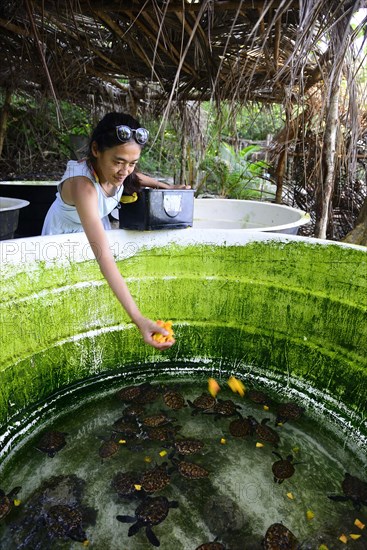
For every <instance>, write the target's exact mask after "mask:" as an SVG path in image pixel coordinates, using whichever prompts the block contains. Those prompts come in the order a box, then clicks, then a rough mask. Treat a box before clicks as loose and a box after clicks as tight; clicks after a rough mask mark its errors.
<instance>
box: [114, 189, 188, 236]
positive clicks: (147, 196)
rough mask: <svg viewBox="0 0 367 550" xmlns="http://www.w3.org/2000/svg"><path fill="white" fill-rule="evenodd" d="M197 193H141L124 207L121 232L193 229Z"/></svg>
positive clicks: (124, 204) (123, 204)
mask: <svg viewBox="0 0 367 550" xmlns="http://www.w3.org/2000/svg"><path fill="white" fill-rule="evenodd" d="M193 215H194V190H193V189H172V190H171V189H150V188H148V187H145V188H144V189H142V190H141V191H140V192H139V193H138V199H137V200H136V201H135V202H127V203H124V202H122V203H121V208H120V209H119V222H120V229H140V230H152V229H179V228H184V227H192V224H193Z"/></svg>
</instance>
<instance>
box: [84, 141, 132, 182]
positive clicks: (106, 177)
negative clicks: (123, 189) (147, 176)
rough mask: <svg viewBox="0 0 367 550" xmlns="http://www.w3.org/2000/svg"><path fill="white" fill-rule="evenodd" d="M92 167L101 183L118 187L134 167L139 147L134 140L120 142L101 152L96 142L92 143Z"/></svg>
mask: <svg viewBox="0 0 367 550" xmlns="http://www.w3.org/2000/svg"><path fill="white" fill-rule="evenodd" d="M92 152H93V155H94V159H95V160H94V163H93V166H94V169H95V171H96V173H97V176H98V178H99V181H100V182H101V183H105V182H108V183H110V184H112V185H114V186H115V187H119V186H120V185H122V184H123V183H124V180H125V178H126V177H127V176H129V175H130V174H131V173H132V172H133V171H134V169H135V166H136V164H137V162H138V160H139V158H140V154H141V147H140V145H138V144H137V143H136V142H135V141H128V142H127V143H121V145H116V146H115V147H111V148H110V149H106V150H105V151H103V152H101V151H99V150H98V146H97V143H96V142H93V144H92Z"/></svg>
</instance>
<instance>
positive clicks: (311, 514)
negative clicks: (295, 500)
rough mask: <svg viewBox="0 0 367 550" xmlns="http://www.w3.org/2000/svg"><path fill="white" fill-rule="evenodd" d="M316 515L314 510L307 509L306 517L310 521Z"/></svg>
mask: <svg viewBox="0 0 367 550" xmlns="http://www.w3.org/2000/svg"><path fill="white" fill-rule="evenodd" d="M314 517H315V514H314V513H313V511H312V510H307V512H306V518H307V519H308V520H309V521H310V520H311V519H313V518H314Z"/></svg>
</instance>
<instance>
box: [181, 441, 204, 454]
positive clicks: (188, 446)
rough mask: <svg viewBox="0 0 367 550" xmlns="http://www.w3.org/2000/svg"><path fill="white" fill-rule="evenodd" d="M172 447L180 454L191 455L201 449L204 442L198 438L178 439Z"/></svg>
mask: <svg viewBox="0 0 367 550" xmlns="http://www.w3.org/2000/svg"><path fill="white" fill-rule="evenodd" d="M174 447H175V449H176V451H177V452H178V453H179V454H181V455H192V454H194V453H198V452H199V451H201V449H202V448H203V447H204V443H203V441H200V440H199V439H178V440H177V441H175V443H174Z"/></svg>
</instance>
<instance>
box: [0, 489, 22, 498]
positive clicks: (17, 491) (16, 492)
mask: <svg viewBox="0 0 367 550" xmlns="http://www.w3.org/2000/svg"><path fill="white" fill-rule="evenodd" d="M20 490H21V487H14V489H12V490H11V491H10V493H9V494H8V497H9V498H13V497H15V496H16V495H17V494H18V493H19V491H20ZM0 496H4V495H1V492H0Z"/></svg>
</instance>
